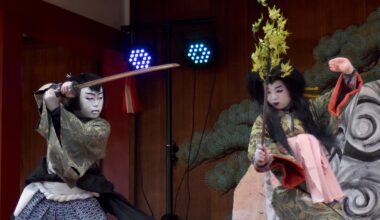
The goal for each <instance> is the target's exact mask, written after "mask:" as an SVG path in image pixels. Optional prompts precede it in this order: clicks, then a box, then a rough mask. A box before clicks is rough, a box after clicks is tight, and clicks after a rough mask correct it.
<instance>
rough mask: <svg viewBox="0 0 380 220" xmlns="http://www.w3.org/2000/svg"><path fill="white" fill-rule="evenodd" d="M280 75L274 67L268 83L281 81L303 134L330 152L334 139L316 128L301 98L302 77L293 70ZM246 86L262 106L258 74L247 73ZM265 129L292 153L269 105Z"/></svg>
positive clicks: (276, 117) (306, 105)
mask: <svg viewBox="0 0 380 220" xmlns="http://www.w3.org/2000/svg"><path fill="white" fill-rule="evenodd" d="M281 74H282V72H281V68H280V66H277V67H275V68H274V69H273V70H272V72H271V76H270V77H269V78H268V81H269V82H268V83H273V82H275V81H277V80H281V81H282V82H283V83H284V84H285V86H286V88H287V89H288V91H289V94H290V98H291V103H290V106H289V111H290V112H291V113H292V114H294V116H295V117H297V118H298V119H299V120H300V121H301V122H302V124H303V127H304V129H305V132H307V133H309V134H312V135H314V136H315V137H316V138H317V139H318V140H320V141H321V142H322V143H323V144H324V145H325V147H326V148H327V150H328V151H329V152H330V150H331V147H332V146H333V145H334V144H335V142H334V138H333V137H332V136H331V135H329V134H327V133H326V132H324V130H323V129H322V128H320V127H319V126H317V124H316V123H315V121H314V119H313V116H312V114H311V112H310V109H309V102H308V100H307V99H306V98H305V97H304V96H303V91H304V88H305V79H304V77H303V75H302V74H301V73H300V72H299V71H298V70H296V69H293V71H292V72H291V74H290V75H288V76H286V77H282V76H281ZM246 86H247V89H248V92H249V94H250V96H251V98H252V99H253V100H256V101H257V102H258V103H259V104H260V105H261V106H262V105H263V103H264V86H263V80H262V79H261V78H260V75H259V74H258V73H248V76H247V85H246ZM326 111H327V109H326ZM267 128H268V132H269V136H270V137H271V138H272V139H273V140H274V141H275V142H278V143H280V144H281V145H282V146H284V147H285V148H286V149H287V150H288V151H289V152H290V153H292V152H293V151H292V150H291V149H290V146H289V144H288V141H287V137H286V135H285V132H284V130H283V128H282V125H281V123H280V118H279V116H278V114H277V110H276V109H275V108H273V107H272V106H271V105H268V112H267Z"/></svg>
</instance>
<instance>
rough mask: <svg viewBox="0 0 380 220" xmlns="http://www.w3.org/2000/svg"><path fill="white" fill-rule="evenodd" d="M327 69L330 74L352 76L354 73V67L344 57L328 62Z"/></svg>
mask: <svg viewBox="0 0 380 220" xmlns="http://www.w3.org/2000/svg"><path fill="white" fill-rule="evenodd" d="M329 68H330V70H331V71H332V72H338V73H344V74H352V73H354V69H355V68H354V67H353V66H352V63H351V61H350V60H349V59H347V58H345V57H337V58H334V59H331V60H329Z"/></svg>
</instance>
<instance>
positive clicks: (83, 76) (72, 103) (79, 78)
mask: <svg viewBox="0 0 380 220" xmlns="http://www.w3.org/2000/svg"><path fill="white" fill-rule="evenodd" d="M100 78H101V77H100V76H99V75H97V74H95V73H80V74H78V75H75V76H70V77H68V78H67V79H66V80H65V82H67V81H70V82H76V83H78V84H82V83H85V82H89V81H92V80H96V79H100ZM102 88H103V87H102V85H95V86H91V87H90V89H91V90H93V91H96V92H99V91H100V90H101V89H102ZM103 91H104V89H103ZM79 95H80V93H79V94H77V96H75V97H74V98H66V100H65V102H64V105H65V108H66V109H67V110H69V111H70V112H73V113H74V112H75V111H79V110H80V105H79Z"/></svg>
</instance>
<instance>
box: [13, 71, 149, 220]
mask: <svg viewBox="0 0 380 220" xmlns="http://www.w3.org/2000/svg"><path fill="white" fill-rule="evenodd" d="M98 78H100V77H99V76H98V75H96V74H92V73H82V74H79V75H77V76H73V77H69V78H68V79H67V81H66V82H64V83H63V84H62V85H60V86H58V85H57V84H47V85H44V86H43V87H41V88H40V89H39V90H38V91H37V92H36V93H35V99H36V102H37V106H38V110H39V113H40V120H39V122H38V125H37V131H38V132H39V133H40V134H41V135H42V136H43V137H44V138H45V139H46V141H47V155H46V158H43V160H42V161H41V162H40V164H39V165H38V167H37V168H36V169H35V170H34V171H33V172H32V173H31V175H30V176H29V177H28V178H27V179H26V187H25V188H24V190H23V192H22V194H21V196H20V199H19V202H18V204H17V206H16V208H15V211H14V213H13V215H14V218H15V219H20V220H21V219H88V220H90V219H91V220H94V219H107V216H106V213H110V214H112V215H115V216H116V217H117V218H118V219H152V218H151V217H150V216H148V215H147V214H145V213H144V212H142V211H140V210H138V209H137V208H136V207H134V206H132V205H131V204H130V203H129V202H128V201H127V200H126V199H125V198H124V197H123V196H122V195H121V194H119V193H117V192H115V191H114V190H113V185H112V183H111V182H109V181H108V180H107V179H106V178H105V177H104V176H103V175H102V174H101V173H100V168H99V160H101V159H102V158H104V156H105V153H106V146H107V140H108V137H109V135H110V124H109V123H108V122H107V121H106V120H104V119H102V118H100V117H99V116H100V113H101V112H102V108H103V103H104V91H103V87H102V86H101V85H96V86H91V87H86V88H82V89H80V90H79V91H78V90H75V89H73V88H74V86H73V83H76V84H82V83H85V82H88V81H92V80H95V79H98Z"/></svg>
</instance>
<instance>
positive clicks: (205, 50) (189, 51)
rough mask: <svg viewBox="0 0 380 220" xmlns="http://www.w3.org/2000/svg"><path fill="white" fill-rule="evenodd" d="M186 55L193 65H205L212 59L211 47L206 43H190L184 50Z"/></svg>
mask: <svg viewBox="0 0 380 220" xmlns="http://www.w3.org/2000/svg"><path fill="white" fill-rule="evenodd" d="M186 55H187V58H188V59H189V61H190V63H192V64H195V65H203V66H204V65H207V64H209V63H210V61H211V59H212V58H213V55H214V54H213V49H212V46H211V45H210V44H208V43H206V42H195V41H194V42H191V43H188V46H187V48H186Z"/></svg>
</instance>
